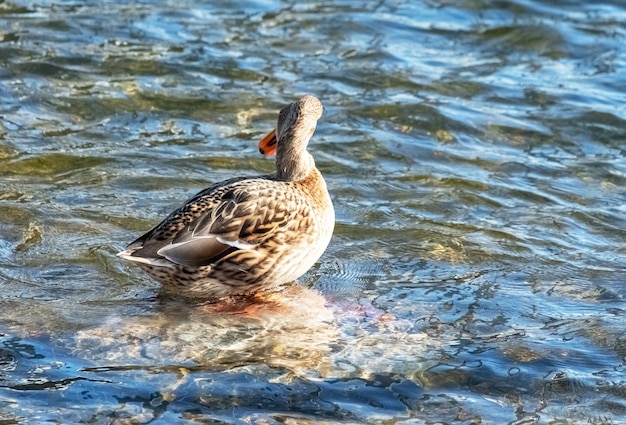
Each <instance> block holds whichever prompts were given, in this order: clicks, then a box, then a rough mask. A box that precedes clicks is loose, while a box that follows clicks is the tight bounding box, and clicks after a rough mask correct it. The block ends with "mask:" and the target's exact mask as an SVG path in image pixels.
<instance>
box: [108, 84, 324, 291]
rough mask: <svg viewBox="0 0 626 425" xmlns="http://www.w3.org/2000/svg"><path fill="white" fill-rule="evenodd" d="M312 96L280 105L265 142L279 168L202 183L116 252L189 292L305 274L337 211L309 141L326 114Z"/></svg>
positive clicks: (243, 287) (244, 287)
mask: <svg viewBox="0 0 626 425" xmlns="http://www.w3.org/2000/svg"><path fill="white" fill-rule="evenodd" d="M322 110H323V107H322V104H321V102H320V101H319V99H317V98H316V97H314V96H304V97H302V98H301V99H300V100H299V101H297V102H295V103H291V104H289V105H287V106H285V107H284V108H283V109H281V111H280V114H279V115H278V123H277V125H276V129H275V130H272V131H271V132H270V133H269V134H268V135H267V136H265V137H264V138H263V139H262V140H261V141H260V142H259V150H260V151H261V153H263V154H265V155H272V154H274V153H276V172H275V173H273V174H270V175H265V176H259V177H236V178H233V179H230V180H226V181H223V182H220V183H216V184H214V185H213V186H211V187H209V188H207V189H205V190H203V191H202V192H200V193H198V194H197V195H195V196H194V197H192V198H191V199H189V200H188V201H187V202H185V204H184V205H183V206H182V207H180V208H178V209H177V210H176V211H174V212H172V213H171V214H170V215H169V216H167V218H165V220H163V221H162V222H161V223H159V224H158V225H157V226H156V227H154V228H153V229H152V230H150V231H149V232H148V233H146V234H145V235H143V236H141V237H140V238H138V239H137V240H135V241H134V242H132V243H131V244H130V245H128V246H127V247H126V249H125V250H124V251H122V252H120V253H118V254H117V255H118V256H119V257H122V258H124V259H126V260H130V261H134V262H136V263H137V264H138V265H139V267H141V268H142V269H143V270H144V271H146V272H147V273H148V274H149V275H150V276H152V277H153V278H154V279H155V280H157V281H158V282H160V283H161V284H162V285H163V286H164V287H165V288H167V289H169V290H172V291H173V292H175V293H178V294H180V295H184V296H192V297H202V298H220V297H225V296H231V295H247V294H254V293H257V292H259V291H263V290H265V289H268V288H271V287H275V286H278V285H282V284H285V283H287V282H292V281H294V280H296V279H297V278H298V277H300V276H302V275H303V274H304V273H305V272H306V271H307V270H308V269H309V268H311V266H313V264H315V262H316V261H317V260H318V259H319V258H320V256H321V255H322V253H323V252H324V251H325V250H326V247H327V246H328V243H329V242H330V238H331V236H332V233H333V228H334V225H335V213H334V210H333V205H332V202H331V199H330V195H329V194H328V190H327V188H326V182H325V181H324V178H323V177H322V174H321V173H320V172H319V170H318V169H317V168H316V167H315V161H314V160H313V157H312V156H311V155H310V154H309V152H308V151H307V145H308V143H309V140H310V138H311V136H312V135H313V133H314V132H315V127H316V125H317V121H318V119H319V118H320V117H321V116H322Z"/></svg>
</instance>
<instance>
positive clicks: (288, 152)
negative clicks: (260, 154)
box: [276, 134, 315, 181]
mask: <svg viewBox="0 0 626 425" xmlns="http://www.w3.org/2000/svg"><path fill="white" fill-rule="evenodd" d="M290 136H291V137H289V136H288V137H289V138H290V140H279V141H278V147H277V150H276V173H277V175H278V178H279V179H280V180H283V181H298V180H302V179H304V178H306V177H307V176H308V175H309V174H311V171H313V169H314V168H315V161H314V160H313V157H312V156H311V154H310V153H308V152H307V150H306V147H307V144H308V141H309V140H308V139H309V137H310V136H309V137H307V138H306V140H304V139H303V138H301V136H299V135H297V134H293V135H290ZM286 138H287V137H286Z"/></svg>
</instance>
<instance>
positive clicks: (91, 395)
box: [0, 0, 626, 424]
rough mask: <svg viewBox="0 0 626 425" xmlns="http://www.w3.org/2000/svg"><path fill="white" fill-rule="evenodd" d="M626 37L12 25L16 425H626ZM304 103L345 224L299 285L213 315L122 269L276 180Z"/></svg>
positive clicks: (10, 313)
mask: <svg viewBox="0 0 626 425" xmlns="http://www.w3.org/2000/svg"><path fill="white" fill-rule="evenodd" d="M581 3H582V4H581ZM585 3H590V4H585ZM624 22H626V7H625V6H624V5H623V3H622V2H617V1H613V2H611V1H601V2H572V1H530V0H528V1H519V0H518V1H511V2H498V1H486V0H485V1H469V0H467V1H446V0H441V1H437V0H430V1H405V2H403V1H377V2H361V4H360V5H355V3H354V2H348V1H346V2H340V1H327V2H312V3H301V2H274V1H267V2H238V3H237V4H233V3H232V2H202V3H200V2H185V1H183V2H150V1H144V2H134V3H133V4H124V3H122V2H120V3H116V2H107V1H90V2H89V1H88V2H82V3H80V4H79V3H75V2H46V1H42V2H38V3H37V4H36V5H32V4H30V3H27V2H19V1H10V2H7V1H0V93H1V97H2V102H0V175H1V176H2V177H1V178H2V185H1V186H0V216H1V217H2V220H0V285H1V293H0V342H1V345H0V371H1V373H0V422H2V423H6V424H12V423H44V422H45V423H64V424H65V423H78V422H81V423H148V422H150V423H159V424H161V423H162V424H171V423H232V424H242V423H259V424H261V423H263V424H278V423H316V424H324V423H328V424H330V423H344V424H363V423H368V424H370V423H372V424H430V423H433V424H434V423H446V424H478V423H482V424H504V423H515V424H531V423H533V424H534V423H538V424H570V423H571V424H574V423H597V424H599V423H602V424H613V423H622V422H623V420H624V419H623V418H624V417H626V330H625V329H626V319H624V314H625V313H626V307H625V304H624V297H625V296H626V286H624V281H625V278H626V272H625V270H626V267H625V266H626V256H625V255H624V254H625V253H626V245H625V244H624V240H625V237H626V231H625V230H624V229H626V208H625V202H624V200H625V199H626V198H625V195H626V189H625V187H626V160H625V156H626V150H625V148H624V143H625V142H626V106H625V105H626V94H625V93H626V92H625V91H624V90H623V87H626V73H624V66H625V65H626V63H625V55H624V54H625V50H626V49H625V48H624V38H625V33H626V28H625V25H624ZM305 93H312V94H315V95H317V96H318V97H320V98H321V99H322V101H323V102H324V104H325V108H326V109H325V114H324V117H323V118H322V120H321V121H320V123H319V126H318V130H317V132H316V135H315V137H314V140H313V142H312V144H311V146H310V150H311V151H312V153H313V155H314V156H315V158H316V161H317V164H318V167H319V168H320V169H321V170H322V172H323V174H324V175H325V177H326V180H327V183H328V186H329V189H330V191H331V195H332V197H333V200H334V203H335V207H336V211H337V226H336V229H335V235H334V237H333V240H332V242H331V245H330V247H329V249H328V250H327V252H326V254H325V255H324V256H323V257H322V259H321V260H320V261H319V263H318V265H317V266H316V267H314V268H313V269H312V270H311V271H310V272H309V273H308V274H307V275H305V276H304V277H303V278H302V279H301V281H300V282H299V285H296V286H292V287H289V288H288V289H286V290H285V292H284V293H283V294H281V295H280V296H275V297H273V298H271V299H269V300H266V302H265V303H261V304H258V305H252V306H248V307H245V308H239V307H238V306H228V305H227V306H211V305H198V304H191V303H185V302H182V301H180V300H175V299H168V298H164V297H161V296H159V287H158V285H157V284H156V283H154V282H153V281H151V280H150V279H149V278H148V277H147V276H145V275H144V274H143V273H142V272H141V271H140V270H139V269H138V268H136V267H133V266H132V265H129V264H126V263H124V262H122V261H121V260H120V259H118V258H116V257H115V253H116V252H117V251H119V250H120V249H121V248H123V247H124V246H125V244H127V243H128V242H130V241H131V240H133V239H134V238H135V237H137V236H138V235H139V234H141V233H142V232H144V231H145V230H147V229H148V228H150V227H151V226H152V225H153V224H155V223H156V222H157V221H158V220H159V219H160V218H162V217H163V216H164V215H165V214H167V213H168V212H169V211H171V210H172V209H173V208H175V207H176V206H178V205H179V204H180V203H181V202H183V201H184V200H185V199H186V198H187V197H189V196H191V195H192V194H194V193H195V192H197V191H198V190H200V189H201V188H203V187H206V186H208V185H209V184H210V183H213V182H216V181H220V180H223V179H226V178H228V177H231V176H237V175H251V174H260V173H265V172H269V171H271V170H272V167H273V163H272V161H268V160H266V159H264V158H261V157H260V156H259V155H258V153H257V151H256V141H257V140H258V139H259V137H261V136H262V135H263V134H264V133H265V132H266V131H268V130H269V129H270V128H272V126H273V125H274V124H275V120H276V117H277V111H278V109H279V108H280V107H281V106H282V105H284V104H285V103H288V102H291V101H293V100H295V99H297V98H298V97H300V96H301V95H302V94H305Z"/></svg>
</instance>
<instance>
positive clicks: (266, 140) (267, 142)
mask: <svg viewBox="0 0 626 425" xmlns="http://www.w3.org/2000/svg"><path fill="white" fill-rule="evenodd" d="M277 143H278V139H276V129H274V130H272V131H270V132H269V133H267V134H266V135H265V137H263V138H262V139H261V141H260V142H259V152H261V155H265V156H270V155H274V154H275V153H276V145H277Z"/></svg>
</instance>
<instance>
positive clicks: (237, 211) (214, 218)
mask: <svg viewBox="0 0 626 425" xmlns="http://www.w3.org/2000/svg"><path fill="white" fill-rule="evenodd" d="M281 184H283V183H280V182H276V181H271V180H268V179H250V180H242V181H237V182H233V183H231V184H229V185H226V186H221V187H219V188H209V189H207V190H206V191H204V192H201V193H199V194H198V195H197V196H195V197H194V198H192V199H191V200H190V201H189V202H187V203H186V204H185V205H184V206H183V207H182V208H180V209H179V210H177V211H175V212H174V213H172V214H171V215H170V216H169V217H168V218H166V219H165V220H164V221H163V222H162V223H161V224H159V225H158V226H157V227H155V228H154V229H153V230H152V231H150V232H148V233H147V234H146V235H144V236H142V237H141V238H139V239H137V240H136V241H135V242H133V243H131V244H130V245H129V246H128V248H127V250H126V251H124V252H123V253H120V254H119V255H120V256H122V257H124V258H127V259H129V260H133V261H139V262H148V263H151V264H159V263H162V262H163V259H167V260H169V261H170V262H172V263H176V264H180V265H185V266H203V265H211V264H214V263H215V262H217V261H219V260H220V259H222V258H224V257H225V256H227V255H229V254H231V253H233V252H235V251H237V250H241V249H255V248H256V247H257V246H258V245H259V244H260V243H261V242H263V241H265V240H266V239H267V238H268V237H271V235H272V234H274V233H276V232H278V231H280V229H281V228H285V227H286V226H287V225H288V223H289V221H290V220H291V219H292V217H291V216H292V214H293V213H292V212H290V211H293V207H294V205H293V200H287V199H286V198H285V193H284V191H281V190H278V188H276V187H274V186H276V185H281ZM211 189H213V190H211ZM289 201H291V202H289ZM288 204H291V205H288ZM122 254H126V255H122Z"/></svg>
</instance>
